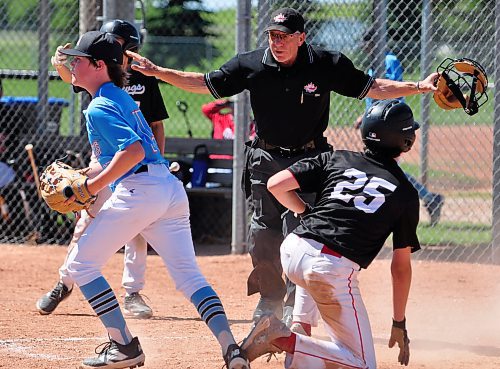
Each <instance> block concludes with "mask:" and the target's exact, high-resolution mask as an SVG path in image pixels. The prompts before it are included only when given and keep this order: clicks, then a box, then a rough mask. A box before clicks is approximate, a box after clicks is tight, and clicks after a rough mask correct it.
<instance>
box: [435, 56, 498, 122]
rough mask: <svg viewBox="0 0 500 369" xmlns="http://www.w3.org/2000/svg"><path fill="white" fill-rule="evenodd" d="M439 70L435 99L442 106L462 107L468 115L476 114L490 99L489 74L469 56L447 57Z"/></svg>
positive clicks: (445, 107) (449, 108)
mask: <svg viewBox="0 0 500 369" xmlns="http://www.w3.org/2000/svg"><path fill="white" fill-rule="evenodd" d="M437 72H438V73H439V78H438V79H437V81H436V87H437V91H436V92H434V101H435V102H436V104H438V106H439V107H440V108H442V109H444V110H451V109H460V108H462V109H464V111H465V112H466V113H467V114H468V115H474V114H476V113H477V112H478V111H479V107H481V106H482V105H483V104H484V103H485V102H486V101H488V95H487V94H486V89H487V87H488V76H487V75H486V72H485V70H484V68H483V67H482V66H481V65H480V64H479V63H478V62H476V61H474V60H472V59H467V58H462V59H450V58H447V59H445V60H443V62H442V63H441V64H440V65H439V66H438V68H437Z"/></svg>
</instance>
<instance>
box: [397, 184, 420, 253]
mask: <svg viewBox="0 0 500 369" xmlns="http://www.w3.org/2000/svg"><path fill="white" fill-rule="evenodd" d="M419 206H420V204H419V201H418V196H417V195H416V194H415V196H412V198H411V200H410V201H408V202H407V203H406V204H405V206H403V207H402V208H401V214H400V216H399V219H398V220H397V222H396V224H395V227H394V230H393V238H392V242H393V249H394V250H396V249H401V248H406V247H411V252H415V251H418V250H420V242H419V241H418V237H417V226H418V221H419Z"/></svg>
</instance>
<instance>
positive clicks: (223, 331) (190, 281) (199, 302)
mask: <svg viewBox="0 0 500 369" xmlns="http://www.w3.org/2000/svg"><path fill="white" fill-rule="evenodd" d="M162 181H163V182H167V183H166V186H165V184H163V186H162V184H161V183H159V184H158V187H163V188H164V189H165V193H164V194H163V195H158V196H157V197H156V198H154V199H153V201H158V200H159V199H165V201H164V203H166V204H167V203H168V207H167V208H166V209H165V213H164V216H163V218H162V219H161V220H159V221H157V222H155V223H154V224H152V225H151V226H149V227H147V228H146V229H144V230H143V231H142V234H143V236H144V237H145V238H146V240H147V241H148V242H149V243H150V244H151V245H152V247H153V248H154V249H155V250H156V252H157V253H158V254H159V255H160V257H161V258H162V259H163V262H164V263H165V265H166V267H167V269H168V271H169V273H170V275H171V277H172V279H173V280H174V283H175V286H176V289H177V290H179V291H181V292H182V293H183V294H184V296H186V298H187V299H189V300H190V301H191V303H192V304H193V305H194V306H195V308H196V309H197V311H198V313H199V314H200V317H201V319H202V320H203V321H204V322H205V323H206V324H207V326H208V327H209V329H210V330H211V331H212V333H213V335H214V336H215V338H216V339H217V341H218V342H219V344H220V346H221V349H222V353H223V356H224V360H225V361H226V364H227V366H228V368H230V369H239V368H241V369H247V368H248V366H247V361H246V359H245V358H244V356H243V354H242V352H241V351H240V349H239V346H238V345H237V344H236V341H235V339H234V337H233V334H232V332H231V329H230V327H229V323H228V320H227V316H226V313H225V311H224V308H223V306H222V303H221V301H220V299H219V297H218V295H217V293H216V292H215V291H214V290H213V288H212V287H211V286H210V284H209V283H208V282H207V281H206V279H205V277H204V276H203V275H202V273H201V271H200V269H199V267H198V264H197V262H196V256H195V252H194V246H193V241H192V238H191V227H190V223H189V204H188V199H187V195H186V192H185V190H184V187H183V186H182V183H181V182H180V181H178V180H177V179H170V180H169V179H167V180H165V179H162ZM167 199H169V200H167Z"/></svg>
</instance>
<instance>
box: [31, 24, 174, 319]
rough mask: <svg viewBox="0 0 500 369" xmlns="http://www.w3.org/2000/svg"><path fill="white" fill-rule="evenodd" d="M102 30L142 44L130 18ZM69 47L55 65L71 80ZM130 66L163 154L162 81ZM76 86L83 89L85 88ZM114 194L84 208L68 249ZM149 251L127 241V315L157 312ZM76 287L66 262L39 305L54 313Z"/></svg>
mask: <svg viewBox="0 0 500 369" xmlns="http://www.w3.org/2000/svg"><path fill="white" fill-rule="evenodd" d="M101 31H103V32H109V33H110V34H112V35H113V36H114V37H115V38H116V39H117V40H118V42H120V44H121V45H122V48H123V51H125V50H132V51H137V50H138V48H139V46H140V34H139V32H138V31H137V29H136V28H135V26H134V25H132V24H131V23H129V22H127V21H123V20H119V19H116V20H112V21H109V22H107V23H105V24H104V25H103V26H102V27H101ZM68 47H69V44H67V45H66V46H65V47H63V46H60V47H58V48H57V51H56V53H55V55H54V56H53V57H52V65H53V66H54V67H55V68H56V70H57V71H58V73H59V75H60V76H61V78H62V79H63V80H64V81H65V82H67V83H71V72H70V70H69V69H68V67H67V65H66V64H65V63H66V59H67V57H66V55H64V54H62V53H61V52H60V50H61V49H62V48H68ZM129 67H130V59H129V58H128V57H125V58H124V59H123V64H122V68H123V70H124V71H127V72H128V73H129V74H128V81H127V85H126V86H124V90H125V91H126V92H127V93H128V94H129V95H130V96H131V97H132V98H133V99H134V100H135V102H136V103H137V105H138V106H139V108H140V109H141V112H142V114H143V115H144V118H145V119H146V121H147V122H148V124H149V126H150V127H151V129H152V131H153V135H154V137H155V139H156V142H157V144H158V147H159V149H160V154H161V155H163V153H164V147H165V132H164V127H163V119H167V118H168V114H167V110H166V108H165V104H164V103H163V99H162V96H161V93H160V89H159V87H158V81H157V80H156V78H154V77H147V76H145V75H143V74H142V73H139V72H137V71H133V70H131V69H130V68H129ZM75 88H76V89H77V90H78V91H81V89H79V88H77V87H75ZM89 166H90V167H91V168H92V172H93V173H92V176H96V175H97V174H98V173H99V172H100V171H101V170H102V168H101V167H100V165H99V163H98V162H97V160H96V159H95V158H93V160H91V162H90V164H89ZM110 196H111V190H110V189H109V188H108V187H105V188H103V190H102V191H101V192H100V193H99V196H98V199H97V201H96V203H94V205H92V207H91V209H90V210H89V211H88V212H86V211H84V212H82V214H81V216H80V219H79V220H78V222H77V224H76V226H75V231H74V233H73V238H72V240H71V242H70V245H69V247H68V253H69V250H71V248H72V247H73V246H74V245H75V244H76V243H77V242H78V240H79V239H80V237H81V235H82V233H83V232H84V231H85V229H86V228H87V227H88V225H89V224H90V222H91V221H92V219H93V217H95V215H96V214H97V212H98V211H99V209H100V208H101V206H102V204H104V202H105V201H106V200H107V199H108V198H109V197H110ZM89 214H90V215H89ZM146 255H147V243H146V241H145V240H144V238H143V237H142V236H141V235H140V234H138V235H137V236H136V237H134V238H133V239H132V240H131V241H129V242H128V243H127V244H126V245H125V252H124V268H123V279H122V285H123V288H124V289H125V293H126V294H125V300H124V304H123V311H124V313H125V315H127V316H131V317H136V318H144V319H147V318H150V317H151V316H152V315H153V311H152V309H151V308H150V307H149V306H148V305H147V304H146V303H145V301H144V300H143V298H142V296H141V295H140V294H139V291H141V290H142V289H143V288H144V283H145V277H144V276H145V273H146ZM72 288H73V281H72V280H71V278H70V277H69V275H68V270H67V267H66V262H65V263H64V264H63V265H62V266H61V267H60V269H59V282H58V283H57V284H56V285H55V287H54V288H53V289H52V290H51V291H49V292H48V293H47V294H45V295H44V296H42V297H41V298H40V299H39V300H38V301H37V309H38V311H39V312H40V314H44V315H45V314H51V313H52V312H53V311H54V310H55V309H56V308H57V306H58V304H59V303H60V302H61V301H63V300H64V299H65V298H66V297H68V296H69V295H70V294H71V291H72Z"/></svg>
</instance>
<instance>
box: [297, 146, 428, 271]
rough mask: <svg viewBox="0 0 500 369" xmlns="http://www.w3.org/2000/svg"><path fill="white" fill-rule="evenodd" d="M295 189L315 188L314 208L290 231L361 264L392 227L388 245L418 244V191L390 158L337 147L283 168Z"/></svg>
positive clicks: (368, 260)
mask: <svg viewBox="0 0 500 369" xmlns="http://www.w3.org/2000/svg"><path fill="white" fill-rule="evenodd" d="M288 170H289V171H290V172H291V173H292V174H293V175H294V177H295V179H296V180H297V182H298V184H299V186H300V189H301V190H303V191H307V192H316V193H317V197H316V201H315V204H314V208H313V211H312V212H311V213H310V214H308V215H306V216H304V217H303V218H302V219H301V222H300V223H301V224H300V225H299V226H298V227H297V228H296V229H295V230H294V231H293V233H295V234H297V235H299V236H301V237H305V238H311V239H313V240H316V241H318V242H320V243H322V244H324V245H326V246H327V247H329V248H330V249H332V250H334V251H336V252H338V253H340V254H341V255H342V256H345V257H346V258H348V259H350V260H352V261H354V262H356V263H357V264H359V266H361V267H362V268H366V267H367V266H368V265H369V264H370V263H371V262H372V261H373V259H374V258H375V257H376V256H377V254H378V253H379V251H380V249H381V248H382V246H383V245H384V242H385V241H386V239H387V238H388V237H389V235H390V234H391V233H392V235H393V237H392V242H393V248H394V249H398V248H405V247H408V246H410V247H411V248H412V252H413V251H416V250H419V249H420V244H419V242H418V238H417V225H418V218H419V202H418V193H417V190H415V188H414V187H413V185H412V184H411V183H410V182H409V181H408V179H407V178H406V175H405V174H404V173H403V171H402V170H401V168H400V167H399V166H398V164H397V163H396V161H395V160H394V159H391V158H387V159H384V160H381V159H379V158H376V157H373V156H369V155H367V154H363V153H359V152H352V151H344V150H337V151H335V152H326V153H323V154H320V155H318V156H316V157H315V158H308V159H303V160H299V161H298V162H297V163H295V164H293V165H292V166H290V167H289V168H288Z"/></svg>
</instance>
